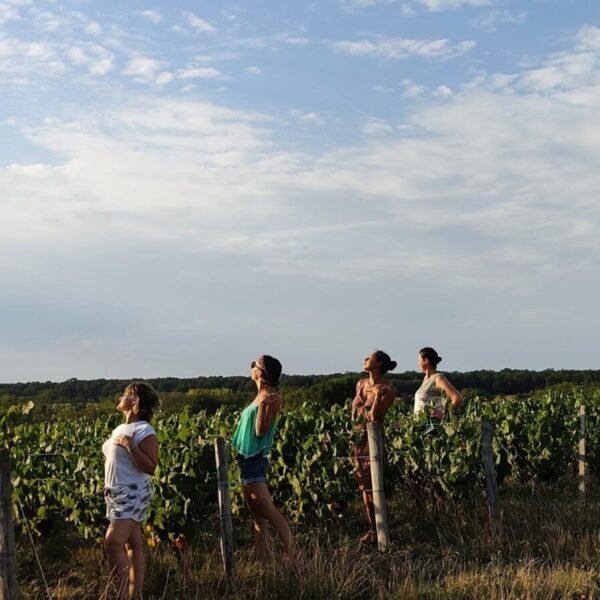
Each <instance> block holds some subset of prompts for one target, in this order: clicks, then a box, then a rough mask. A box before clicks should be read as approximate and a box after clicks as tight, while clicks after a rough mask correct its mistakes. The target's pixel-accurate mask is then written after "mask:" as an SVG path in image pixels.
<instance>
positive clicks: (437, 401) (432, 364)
mask: <svg viewBox="0 0 600 600" xmlns="http://www.w3.org/2000/svg"><path fill="white" fill-rule="evenodd" d="M441 361H442V357H441V356H440V355H439V354H438V353H437V352H436V351H435V350H434V349H433V348H430V347H425V348H421V350H419V353H418V355H417V364H418V365H419V369H420V370H421V371H422V372H423V373H424V374H425V377H424V378H423V383H422V384H421V387H420V388H419V389H418V390H417V392H416V393H415V409H414V412H415V414H417V413H420V412H421V411H422V410H423V409H425V408H430V409H431V412H430V416H431V417H432V418H433V419H438V420H440V421H441V420H442V419H443V418H444V416H445V414H446V412H445V408H444V395H446V396H447V397H448V398H449V399H450V403H451V404H452V406H453V407H454V408H458V407H459V406H460V405H461V404H462V403H463V397H462V394H461V393H460V392H459V391H458V390H457V389H456V388H455V387H454V386H453V385H452V384H451V383H450V382H449V381H448V379H447V378H446V376H445V375H444V374H443V373H440V372H439V371H438V370H437V366H438V364H439V363H440V362H441Z"/></svg>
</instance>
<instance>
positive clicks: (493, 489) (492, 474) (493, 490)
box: [481, 418, 500, 519]
mask: <svg viewBox="0 0 600 600" xmlns="http://www.w3.org/2000/svg"><path fill="white" fill-rule="evenodd" d="M481 453H482V455H483V466H484V468H485V482H486V486H487V496H488V507H489V511H490V517H492V518H493V519H497V518H498V517H499V516H500V498H499V496H498V482H497V481H496V467H495V465H494V455H493V454H492V424H491V423H490V422H489V421H488V420H487V419H486V418H483V419H482V420H481Z"/></svg>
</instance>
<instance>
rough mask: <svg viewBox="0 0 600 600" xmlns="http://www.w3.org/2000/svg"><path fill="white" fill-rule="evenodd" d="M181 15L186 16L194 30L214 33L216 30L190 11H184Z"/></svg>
mask: <svg viewBox="0 0 600 600" xmlns="http://www.w3.org/2000/svg"><path fill="white" fill-rule="evenodd" d="M183 15H184V16H185V17H186V18H187V20H188V23H189V25H190V27H191V28H192V29H195V30H196V31H200V32H201V33H215V32H216V31H217V30H216V28H215V27H213V26H212V25H211V24H210V23H208V22H207V21H205V20H204V19H201V18H200V17H199V16H197V15H195V14H194V13H192V12H185V13H183Z"/></svg>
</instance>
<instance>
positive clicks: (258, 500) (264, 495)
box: [244, 482, 295, 557]
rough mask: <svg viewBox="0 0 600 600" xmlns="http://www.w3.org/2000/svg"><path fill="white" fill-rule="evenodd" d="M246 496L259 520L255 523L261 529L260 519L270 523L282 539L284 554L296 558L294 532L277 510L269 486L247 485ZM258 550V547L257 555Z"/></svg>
mask: <svg viewBox="0 0 600 600" xmlns="http://www.w3.org/2000/svg"><path fill="white" fill-rule="evenodd" d="M244 496H245V497H246V501H247V502H248V506H249V507H250V511H251V512H252V515H254V516H256V517H257V518H258V519H257V520H256V521H255V524H256V525H258V526H259V527H261V523H260V520H259V519H262V520H263V521H268V522H269V523H270V524H271V525H272V526H273V528H274V529H275V531H276V532H277V535H278V536H279V538H280V539H281V542H282V543H283V549H284V552H285V553H286V554H287V555H288V556H290V557H291V556H294V554H295V544H294V538H293V536H292V531H291V529H290V526H289V523H288V522H287V520H286V518H285V517H284V516H283V515H282V514H281V513H280V512H279V511H278V510H277V509H276V508H275V505H274V504H273V500H272V499H271V494H270V493H269V488H268V487H267V484H266V483H264V482H260V483H251V484H249V485H245V486H244ZM262 531H263V532H264V528H262ZM263 539H264V538H263ZM258 550H259V549H258V545H257V554H258Z"/></svg>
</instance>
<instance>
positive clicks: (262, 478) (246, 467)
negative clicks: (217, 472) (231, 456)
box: [236, 454, 269, 485]
mask: <svg viewBox="0 0 600 600" xmlns="http://www.w3.org/2000/svg"><path fill="white" fill-rule="evenodd" d="M236 461H237V464H238V466H239V468H240V481H241V483H242V484H244V485H250V484H251V483H260V482H266V481H267V469H268V468H269V460H268V459H267V457H266V456H263V455H262V454H255V455H254V456H243V455H242V454H238V455H237V456H236Z"/></svg>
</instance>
